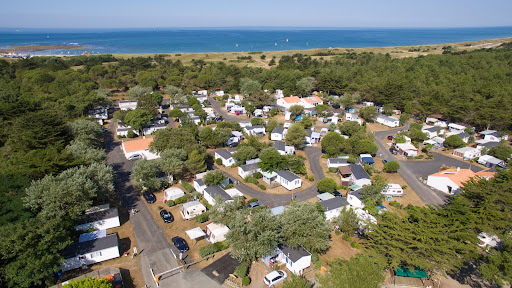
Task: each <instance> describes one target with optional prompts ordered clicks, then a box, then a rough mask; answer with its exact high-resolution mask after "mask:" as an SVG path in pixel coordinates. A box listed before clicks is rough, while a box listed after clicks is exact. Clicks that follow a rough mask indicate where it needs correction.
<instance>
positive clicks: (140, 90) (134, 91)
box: [126, 85, 153, 99]
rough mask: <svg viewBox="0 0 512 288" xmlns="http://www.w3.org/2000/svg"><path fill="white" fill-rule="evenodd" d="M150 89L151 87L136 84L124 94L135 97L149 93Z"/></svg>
mask: <svg viewBox="0 0 512 288" xmlns="http://www.w3.org/2000/svg"><path fill="white" fill-rule="evenodd" d="M152 91H153V89H152V88H151V87H147V86H141V85H136V86H133V87H132V88H130V90H128V92H126V96H127V97H129V98H132V99H137V98H139V97H140V96H143V95H146V94H149V93H151V92H152Z"/></svg>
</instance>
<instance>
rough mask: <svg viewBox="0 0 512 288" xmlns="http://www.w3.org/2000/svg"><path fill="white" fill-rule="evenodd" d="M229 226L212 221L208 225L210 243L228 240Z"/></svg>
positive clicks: (207, 237)
mask: <svg viewBox="0 0 512 288" xmlns="http://www.w3.org/2000/svg"><path fill="white" fill-rule="evenodd" d="M228 232H229V228H228V227H227V226H226V225H222V224H219V223H215V222H212V223H210V224H208V225H206V240H208V242H210V243H217V242H221V241H224V240H226V234H228Z"/></svg>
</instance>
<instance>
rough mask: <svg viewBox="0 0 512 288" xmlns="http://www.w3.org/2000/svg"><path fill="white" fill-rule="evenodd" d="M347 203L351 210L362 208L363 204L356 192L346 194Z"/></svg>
mask: <svg viewBox="0 0 512 288" xmlns="http://www.w3.org/2000/svg"><path fill="white" fill-rule="evenodd" d="M347 203H348V205H349V207H350V208H352V209H362V208H364V203H363V201H361V194H359V192H357V191H354V192H352V191H351V192H349V193H348V194H347Z"/></svg>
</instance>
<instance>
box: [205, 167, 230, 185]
mask: <svg viewBox="0 0 512 288" xmlns="http://www.w3.org/2000/svg"><path fill="white" fill-rule="evenodd" d="M225 180H226V175H224V173H222V171H221V170H211V171H208V173H206V175H204V177H203V181H204V185H206V186H211V185H220V184H221V183H222V182H224V181H225Z"/></svg>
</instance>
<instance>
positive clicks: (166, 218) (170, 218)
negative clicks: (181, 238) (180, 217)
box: [160, 209, 174, 223]
mask: <svg viewBox="0 0 512 288" xmlns="http://www.w3.org/2000/svg"><path fill="white" fill-rule="evenodd" d="M160 217H162V220H164V222H165V223H171V222H172V221H174V217H173V216H172V214H171V212H169V211H167V210H165V209H163V210H160Z"/></svg>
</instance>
